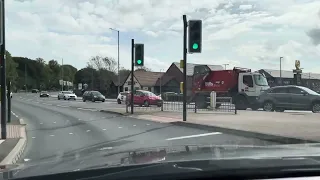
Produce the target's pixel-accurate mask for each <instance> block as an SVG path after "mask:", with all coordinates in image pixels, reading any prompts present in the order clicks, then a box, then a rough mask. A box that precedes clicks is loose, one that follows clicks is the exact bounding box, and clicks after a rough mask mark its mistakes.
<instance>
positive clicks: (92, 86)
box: [91, 68, 94, 91]
mask: <svg viewBox="0 0 320 180" xmlns="http://www.w3.org/2000/svg"><path fill="white" fill-rule="evenodd" d="M93 71H94V69H93V68H92V71H91V90H92V91H93Z"/></svg>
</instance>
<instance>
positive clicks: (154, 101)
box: [127, 90, 162, 107]
mask: <svg viewBox="0 0 320 180" xmlns="http://www.w3.org/2000/svg"><path fill="white" fill-rule="evenodd" d="M127 102H128V104H130V102H131V93H129V94H128V101H127ZM133 104H137V105H140V106H142V105H143V106H150V105H157V106H158V107H161V106H162V99H161V97H159V96H157V95H155V94H153V93H152V92H150V91H144V90H136V92H135V94H134V96H133Z"/></svg>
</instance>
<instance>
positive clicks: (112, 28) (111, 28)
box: [110, 28, 120, 94]
mask: <svg viewBox="0 0 320 180" xmlns="http://www.w3.org/2000/svg"><path fill="white" fill-rule="evenodd" d="M110 30H112V31H116V32H117V33H118V94H119V93H120V58H119V54H120V53H119V49H120V43H119V39H120V31H119V30H117V29H113V28H110Z"/></svg>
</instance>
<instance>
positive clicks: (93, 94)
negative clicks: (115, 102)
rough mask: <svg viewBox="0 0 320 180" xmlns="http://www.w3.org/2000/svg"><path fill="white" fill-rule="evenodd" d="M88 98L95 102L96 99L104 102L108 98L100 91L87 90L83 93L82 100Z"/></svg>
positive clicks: (84, 100)
mask: <svg viewBox="0 0 320 180" xmlns="http://www.w3.org/2000/svg"><path fill="white" fill-rule="evenodd" d="M86 100H89V101H92V102H95V101H101V102H104V101H105V100H106V97H104V95H102V94H101V93H100V92H99V91H86V92H84V93H83V95H82V101H83V102H86Z"/></svg>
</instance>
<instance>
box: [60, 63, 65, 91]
mask: <svg viewBox="0 0 320 180" xmlns="http://www.w3.org/2000/svg"><path fill="white" fill-rule="evenodd" d="M61 61H62V62H61V80H62V86H61V91H63V86H64V81H63V58H62V60H61Z"/></svg>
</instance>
